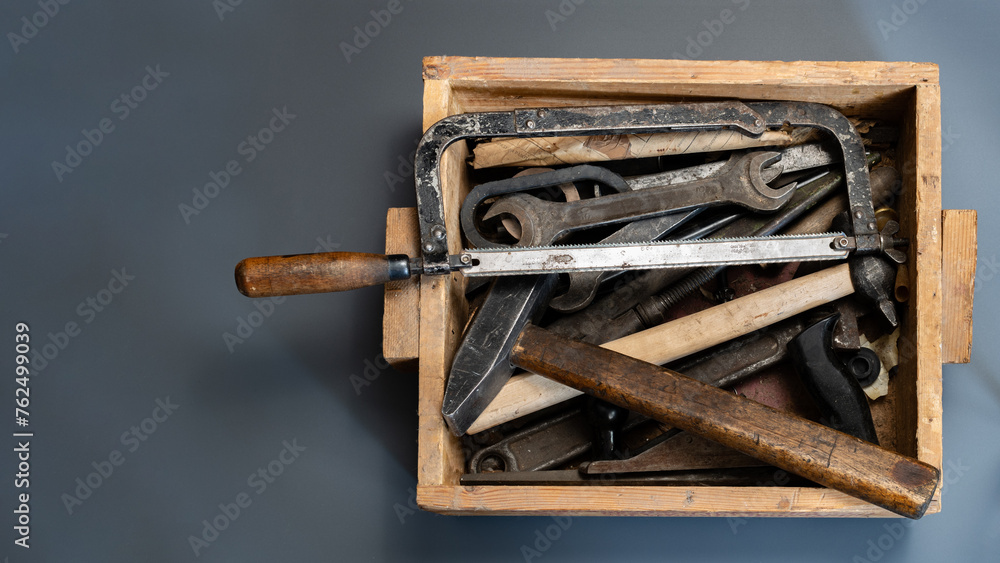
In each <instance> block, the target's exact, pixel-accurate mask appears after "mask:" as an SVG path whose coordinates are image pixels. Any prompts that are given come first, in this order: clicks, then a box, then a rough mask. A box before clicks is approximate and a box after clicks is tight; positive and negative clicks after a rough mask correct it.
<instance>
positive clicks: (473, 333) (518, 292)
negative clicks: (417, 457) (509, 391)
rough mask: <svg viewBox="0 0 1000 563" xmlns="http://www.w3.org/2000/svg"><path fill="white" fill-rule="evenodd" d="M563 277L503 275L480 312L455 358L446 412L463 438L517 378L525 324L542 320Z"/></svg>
mask: <svg viewBox="0 0 1000 563" xmlns="http://www.w3.org/2000/svg"><path fill="white" fill-rule="evenodd" d="M558 279H559V276H558V274H546V275H542V276H500V277H498V278H497V279H496V280H495V281H494V282H493V285H492V286H491V287H490V289H489V294H488V295H487V296H486V299H485V300H484V301H483V304H482V305H481V306H480V307H479V310H477V311H476V314H475V317H474V318H473V319H472V321H471V322H470V323H469V326H468V328H467V329H466V331H465V336H464V337H463V338H462V345H461V346H460V347H459V349H458V352H457V353H456V354H455V360H454V362H452V365H451V372H450V373H449V375H448V384H447V386H446V387H445V392H444V402H443V404H442V406H441V413H442V414H443V415H444V419H445V421H446V422H447V423H448V427H449V428H450V429H451V431H452V432H453V433H454V434H455V435H456V436H461V435H462V434H465V432H466V431H467V430H468V429H469V427H470V426H472V423H473V422H475V421H476V418H478V417H479V415H480V414H482V413H483V411H484V410H485V409H486V407H487V406H488V405H489V404H490V402H491V401H492V400H493V399H494V398H495V397H496V396H497V393H499V392H500V390H501V389H502V388H503V386H504V384H505V383H507V380H509V379H510V376H511V375H513V373H514V367H513V366H512V365H511V364H510V351H511V348H513V346H514V342H515V341H517V337H518V336H519V335H520V334H521V331H522V330H523V329H524V327H525V325H527V324H528V323H529V322H531V321H532V320H533V319H534V318H536V317H537V316H538V315H540V314H541V313H542V312H543V311H544V309H545V304H546V303H547V302H548V299H549V297H550V296H551V295H552V290H553V289H554V288H555V285H556V281H557V280H558Z"/></svg>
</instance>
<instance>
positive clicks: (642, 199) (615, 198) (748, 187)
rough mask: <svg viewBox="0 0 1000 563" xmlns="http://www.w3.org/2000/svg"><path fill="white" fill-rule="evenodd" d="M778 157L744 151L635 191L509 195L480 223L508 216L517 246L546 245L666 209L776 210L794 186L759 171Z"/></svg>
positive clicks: (645, 216) (772, 153)
mask: <svg viewBox="0 0 1000 563" xmlns="http://www.w3.org/2000/svg"><path fill="white" fill-rule="evenodd" d="M780 159H781V153H777V152H759V153H750V154H747V155H744V156H743V157H740V158H738V159H735V160H733V161H731V162H730V163H729V164H727V166H726V168H725V169H724V170H723V171H722V172H720V173H719V175H718V176H713V177H710V178H705V179H702V180H697V181H694V182H687V183H685V184H678V185H672V186H663V187H659V188H648V189H645V190H642V191H639V192H625V193H618V194H611V195H607V196H603V197H598V198H593V199H588V200H581V201H573V202H565V203H555V202H549V201H544V200H541V199H538V198H536V197H532V196H530V195H527V194H513V195H509V196H506V197H504V198H501V199H500V200H499V201H497V202H496V203H494V204H493V205H492V206H491V207H490V209H489V211H488V212H487V213H486V215H485V216H484V217H483V220H484V221H485V220H489V219H491V218H494V217H500V216H502V215H511V216H513V217H514V218H515V219H516V220H517V221H518V222H519V223H520V224H521V239H520V240H519V241H518V243H517V246H540V245H545V244H551V243H552V242H553V241H556V240H558V239H559V238H561V237H563V236H564V235H567V234H569V233H571V232H574V231H579V230H583V229H587V228H592V227H599V226H603V225H611V224H616V223H621V222H625V221H635V220H638V219H644V218H647V217H655V216H657V215H663V214H665V213H669V212H671V211H679V210H684V209H692V208H695V207H702V206H711V205H723V204H727V203H735V204H738V205H742V206H743V207H747V208H750V209H754V210H758V211H776V210H778V209H779V208H781V206H782V205H784V204H785V203H786V202H787V201H788V199H789V198H791V197H792V195H793V193H794V191H795V187H796V184H795V183H792V184H790V185H787V186H784V187H783V188H781V189H774V188H771V187H770V186H768V185H767V183H766V182H765V181H764V179H763V178H762V176H761V171H762V170H763V169H764V168H765V167H767V166H770V165H771V164H774V163H776V162H778V161H779V160H780Z"/></svg>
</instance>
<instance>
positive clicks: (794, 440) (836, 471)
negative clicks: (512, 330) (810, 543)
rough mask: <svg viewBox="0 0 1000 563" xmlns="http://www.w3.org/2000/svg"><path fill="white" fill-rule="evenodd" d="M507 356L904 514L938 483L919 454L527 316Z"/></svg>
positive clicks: (922, 503) (917, 510)
mask: <svg viewBox="0 0 1000 563" xmlns="http://www.w3.org/2000/svg"><path fill="white" fill-rule="evenodd" d="M511 363H513V364H514V365H517V366H518V367H521V368H524V369H528V370H531V371H533V372H535V373H539V374H542V375H545V376H546V377H549V378H552V379H554V380H556V381H559V382H561V383H564V384H566V385H569V386H571V387H574V388H576V389H579V390H581V391H583V392H585V393H587V394H590V395H593V396H595V397H598V398H601V399H604V400H606V401H608V402H610V403H613V404H616V405H619V406H622V407H625V408H627V409H629V410H631V411H635V412H637V413H640V414H643V415H645V416H648V417H650V418H653V419H656V420H658V421H660V422H663V423H665V424H669V425H671V426H675V427H677V428H682V429H684V430H687V431H688V432H691V433H692V434H697V435H699V436H702V437H704V438H708V439H709V440H713V441H715V442H718V443H720V444H722V445H724V446H727V447H729V448H732V449H734V450H737V451H739V452H742V453H744V454H747V455H749V456H753V457H755V458H757V459H759V460H761V461H764V462H766V463H769V464H771V465H774V466H776V467H780V468H782V469H785V470H787V471H790V472H792V473H795V474H796V475H800V476H802V477H805V478H806V479H810V480H812V481H815V482H817V483H819V484H821V485H824V486H827V487H830V488H831V489H836V490H838V491H841V492H843V493H846V494H848V495H851V496H853V497H856V498H859V499H861V500H864V501H866V502H870V503H872V504H875V505H877V506H880V507H882V508H885V509H887V510H890V511H892V512H895V513H896V514H899V515H902V516H906V517H907V518H914V519H916V518H920V517H921V516H922V515H923V514H924V511H926V510H927V506H928V505H929V504H930V501H931V498H932V497H933V496H934V491H935V489H937V484H938V478H939V476H940V475H939V471H938V470H937V469H936V468H934V467H933V466H931V465H928V464H926V463H924V462H922V461H919V460H916V459H913V458H910V457H906V456H904V455H901V454H898V453H896V452H893V451H890V450H887V449H885V448H882V447H879V446H876V445H875V444H872V443H869V442H865V441H863V440H860V439H858V438H855V437H853V436H850V435H848V434H844V433H843V432H838V431H836V430H833V429H831V428H827V427H825V426H823V425H821V424H818V423H815V422H812V421H809V420H806V419H804V418H801V417H798V416H795V415H791V414H788V413H784V412H781V411H778V410H775V409H772V408H771V407H768V406H765V405H762V404H760V403H757V402H755V401H752V400H750V399H747V398H745V397H740V396H737V395H736V394H734V393H731V392H727V391H723V390H721V389H717V388H715V387H712V386H711V385H706V384H704V383H701V382H699V381H695V380H694V379H691V378H689V377H685V376H683V375H681V374H679V373H677V372H674V371H671V370H668V369H666V368H661V367H659V366H656V365H653V364H649V363H646V362H643V361H641V360H636V359H635V358H631V357H629V356H626V355H624V354H619V353H617V352H613V351H611V350H607V349H604V348H600V347H598V346H594V345H592V344H585V343H582V342H576V341H572V340H569V339H566V338H563V337H561V336H557V335H554V334H552V333H550V332H548V331H546V330H545V329H542V328H538V327H536V326H534V325H531V324H529V325H528V326H527V327H526V328H525V329H524V331H523V332H522V333H521V336H520V337H519V338H518V341H517V343H516V344H515V345H514V349H513V350H512V352H511Z"/></svg>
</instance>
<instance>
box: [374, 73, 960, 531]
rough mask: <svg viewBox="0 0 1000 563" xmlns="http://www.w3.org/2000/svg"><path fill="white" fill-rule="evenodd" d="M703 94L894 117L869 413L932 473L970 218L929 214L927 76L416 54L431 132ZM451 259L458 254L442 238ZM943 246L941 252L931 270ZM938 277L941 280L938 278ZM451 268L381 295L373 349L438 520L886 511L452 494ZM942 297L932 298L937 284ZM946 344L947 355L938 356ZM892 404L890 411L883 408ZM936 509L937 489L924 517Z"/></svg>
mask: <svg viewBox="0 0 1000 563" xmlns="http://www.w3.org/2000/svg"><path fill="white" fill-rule="evenodd" d="M710 99H741V100H791V101H807V102H819V103H824V104H828V105H831V106H833V107H835V108H837V109H838V110H840V111H841V112H843V113H844V114H845V115H848V116H856V117H862V118H865V117H871V118H880V119H888V120H891V121H895V122H896V123H898V124H899V126H900V130H901V138H900V142H899V145H898V148H899V151H898V152H899V155H900V166H899V168H900V171H901V172H902V177H903V196H902V200H901V203H900V215H901V223H902V230H903V232H902V235H903V236H906V237H909V239H910V241H911V246H910V249H909V272H910V275H911V278H912V280H911V284H910V299H909V301H908V303H907V308H908V309H907V311H906V314H905V315H904V325H903V332H902V338H901V343H902V345H901V352H902V354H901V355H902V359H901V365H900V369H899V375H898V376H896V377H895V378H894V379H893V380H892V383H891V386H890V395H889V397H888V398H887V399H889V400H883V402H882V404H883V405H887V406H881V407H880V408H881V409H882V412H881V413H880V414H881V415H882V416H883V417H885V416H888V417H889V418H888V420H890V421H891V422H890V424H891V425H892V428H890V429H889V434H891V435H892V437H893V439H892V440H891V441H890V442H891V444H894V446H895V449H896V450H897V451H899V452H901V453H904V454H908V455H911V456H915V457H918V458H919V459H921V460H922V461H925V462H927V463H930V464H932V465H935V466H937V467H941V451H942V444H941V364H942V362H963V361H965V362H967V361H968V360H969V350H970V344H971V311H972V279H973V275H974V270H975V243H976V239H975V219H976V215H975V211H946V212H944V213H942V210H941V177H940V176H941V130H940V90H939V85H938V69H937V66H936V65H933V64H920V63H885V62H853V63H847V62H748V61H661V60H598V59H496V58H463V57H429V58H426V59H424V116H423V126H424V128H425V129H426V128H428V127H429V126H431V125H432V124H433V123H435V122H436V121H438V120H440V119H441V118H444V117H446V116H448V115H452V114H456V113H465V112H477V111H497V110H509V109H513V108H523V107H545V106H578V105H609V104H635V103H656V102H669V101H680V100H684V101H693V100H710ZM466 156H467V147H466V146H465V144H464V143H457V144H456V145H454V146H453V147H452V148H450V149H449V150H448V151H447V152H446V154H445V158H444V160H443V162H442V183H443V187H444V194H445V214H446V223H447V227H448V230H449V232H453V233H455V232H459V231H460V228H459V220H458V211H459V207H460V205H461V201H462V198H463V197H464V195H465V194H466V193H468V190H469V189H470V185H469V181H468V178H467V177H466V170H465V165H464V163H465V157H466ZM387 219H388V223H387V231H386V234H387V236H386V239H387V241H386V251H387V252H408V253H410V254H411V255H414V254H417V243H418V234H417V233H418V230H417V222H416V214H415V212H414V210H413V209H393V210H390V211H389V215H388V218H387ZM450 242H451V243H452V244H453V245H454V246H453V247H452V248H451V249H450V250H451V252H457V251H458V250H460V248H459V246H458V245H459V244H460V241H459V239H458V237H452V238H451V240H450ZM942 245H944V247H945V248H946V249H947V251H946V252H945V253H944V258H945V260H947V263H946V264H944V267H942V266H943V265H942ZM942 272H944V274H942ZM463 289H464V280H463V278H462V276H461V275H459V274H452V275H450V276H426V277H424V278H422V279H421V280H419V281H416V280H414V281H406V282H394V283H393V284H390V285H388V286H387V288H386V297H385V303H386V312H385V324H384V354H385V356H386V358H387V359H389V361H391V362H392V363H393V364H394V365H397V366H401V367H412V366H413V365H414V364H415V363H416V362H419V378H420V384H419V394H420V397H419V434H418V441H419V453H418V455H419V461H418V470H417V471H418V483H417V503H418V504H419V505H420V506H421V507H423V508H424V509H427V510H431V511H434V512H440V513H448V514H493V515H495V514H509V515H518V514H520V515H523V514H534V515H542V514H571V515H635V516H800V517H804V516H825V517H888V516H892V514H891V513H889V512H888V511H885V510H883V509H881V508H878V507H875V506H873V505H870V504H867V503H865V502H863V501H860V500H857V499H855V498H852V497H850V496H847V495H845V494H842V493H839V492H837V491H833V490H830V489H826V488H807V487H801V488H796V487H683V486H681V487H672V486H643V487H626V486H591V487H557V486H478V487H463V486H461V485H459V476H460V475H461V473H462V472H463V465H464V456H463V452H462V450H461V447H460V445H459V441H458V440H457V439H456V438H455V437H454V436H452V434H451V433H450V432H449V431H448V429H447V428H446V426H445V423H444V420H443V418H442V416H441V401H442V396H443V394H444V387H445V381H446V378H447V375H448V370H449V367H450V365H451V360H452V357H453V355H454V353H455V350H456V347H457V346H458V344H459V342H460V338H461V333H462V328H463V326H464V325H465V321H466V317H467V315H468V305H467V303H466V302H465V299H464V296H463V295H464V292H463ZM943 289H944V290H945V291H944V292H943V291H942V290H943ZM942 343H944V346H943V347H942ZM887 409H888V410H887ZM940 510H941V503H940V490H939V492H938V493H937V495H936V496H935V498H934V500H933V501H932V503H931V505H930V507H929V509H928V511H927V512H928V513H935V512H938V511H940Z"/></svg>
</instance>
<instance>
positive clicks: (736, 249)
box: [453, 233, 854, 276]
mask: <svg viewBox="0 0 1000 563" xmlns="http://www.w3.org/2000/svg"><path fill="white" fill-rule="evenodd" d="M853 246H854V245H853V244H852V240H851V239H850V238H849V237H847V236H845V235H844V234H843V233H821V234H809V235H791V236H770V237H748V238H732V239H708V240H689V241H687V240H686V241H662V242H646V243H633V244H609V245H600V244H595V245H578V246H574V245H566V246H547V247H529V248H502V249H496V248H492V249H475V250H465V251H463V252H462V254H460V255H459V256H457V257H454V258H453V260H455V264H454V266H455V267H456V269H459V270H461V271H462V273H464V274H465V275H466V276H498V275H518V274H542V273H563V272H586V271H602V270H648V269H652V268H688V267H698V266H722V265H736V264H766V263H773V262H810V261H818V260H843V259H845V258H847V255H848V254H849V253H850V251H851V250H852V248H853Z"/></svg>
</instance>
